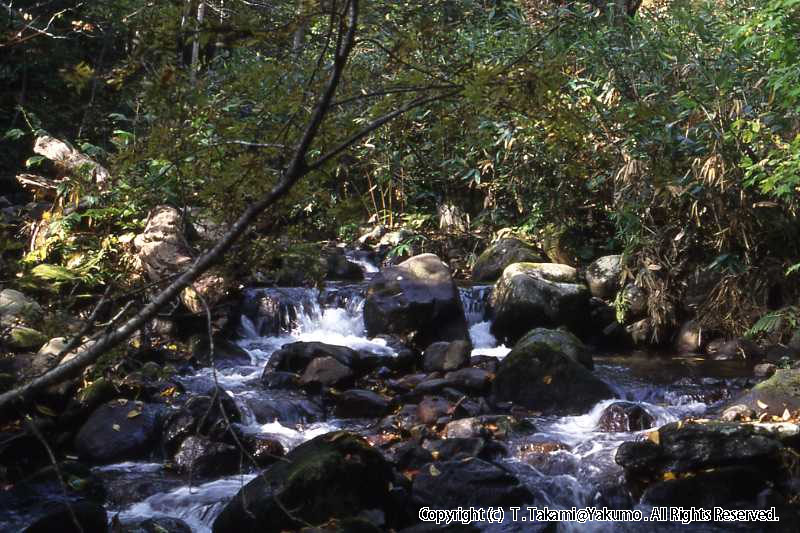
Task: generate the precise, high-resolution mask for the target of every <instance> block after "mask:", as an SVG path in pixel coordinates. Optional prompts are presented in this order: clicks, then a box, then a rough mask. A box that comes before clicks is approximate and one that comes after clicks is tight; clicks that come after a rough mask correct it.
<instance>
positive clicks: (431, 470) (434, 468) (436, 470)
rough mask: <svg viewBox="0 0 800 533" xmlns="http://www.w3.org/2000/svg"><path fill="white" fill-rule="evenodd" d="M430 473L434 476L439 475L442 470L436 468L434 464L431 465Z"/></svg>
mask: <svg viewBox="0 0 800 533" xmlns="http://www.w3.org/2000/svg"><path fill="white" fill-rule="evenodd" d="M430 473H431V475H432V476H438V475H439V474H441V471H439V469H438V468H436V467H435V466H434V465H431V467H430Z"/></svg>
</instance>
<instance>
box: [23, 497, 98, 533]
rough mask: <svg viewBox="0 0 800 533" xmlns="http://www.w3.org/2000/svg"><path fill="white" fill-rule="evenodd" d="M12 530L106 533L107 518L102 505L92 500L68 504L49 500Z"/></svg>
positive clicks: (40, 532) (34, 532)
mask: <svg viewBox="0 0 800 533" xmlns="http://www.w3.org/2000/svg"><path fill="white" fill-rule="evenodd" d="M75 521H77V522H78V525H76V524H75ZM78 526H80V529H79V528H78ZM14 530H15V531H25V533H52V532H54V531H58V532H59V533H62V532H63V533H106V532H107V531H108V518H107V515H106V510H105V509H104V508H103V506H102V505H100V504H98V503H95V502H92V501H88V500H79V501H75V502H70V503H69V504H66V503H64V502H60V501H50V502H46V503H44V504H43V505H42V508H41V509H40V510H39V511H38V514H37V515H36V516H35V517H33V518H32V519H31V520H30V521H29V522H27V523H23V524H19V529H14Z"/></svg>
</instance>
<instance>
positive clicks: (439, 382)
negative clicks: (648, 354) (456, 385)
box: [413, 374, 450, 398]
mask: <svg viewBox="0 0 800 533" xmlns="http://www.w3.org/2000/svg"><path fill="white" fill-rule="evenodd" d="M437 375H438V374H437ZM449 384H450V382H449V381H448V380H446V379H444V378H440V377H435V378H432V379H426V380H425V381H422V382H421V383H420V384H419V385H417V386H416V387H414V392H413V397H415V398H421V397H423V396H427V395H430V394H438V393H440V392H441V391H442V389H444V388H445V387H447V386H448V385H449Z"/></svg>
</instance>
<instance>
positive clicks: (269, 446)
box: [239, 435, 285, 468]
mask: <svg viewBox="0 0 800 533" xmlns="http://www.w3.org/2000/svg"><path fill="white" fill-rule="evenodd" d="M239 439H240V441H241V442H242V445H243V446H244V449H245V450H247V453H249V454H250V457H252V458H253V459H255V461H256V464H258V466H260V467H262V468H263V467H265V466H268V465H271V464H272V463H274V462H275V461H277V460H278V459H280V458H281V457H283V456H284V455H285V450H284V449H283V445H282V444H281V443H280V442H278V441H277V440H275V439H271V438H269V437H265V436H263V435H242V436H240V438H239Z"/></svg>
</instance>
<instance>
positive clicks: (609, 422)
mask: <svg viewBox="0 0 800 533" xmlns="http://www.w3.org/2000/svg"><path fill="white" fill-rule="evenodd" d="M654 421H655V420H654V419H653V416H652V415H651V414H650V413H648V412H647V410H645V408H644V407H642V406H641V405H639V404H636V403H633V402H614V403H612V404H611V405H609V406H608V407H606V408H605V409H604V410H603V414H602V415H600V420H598V421H597V429H599V430H600V431H607V432H622V431H642V430H643V429H650V428H651V427H653V422H654Z"/></svg>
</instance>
